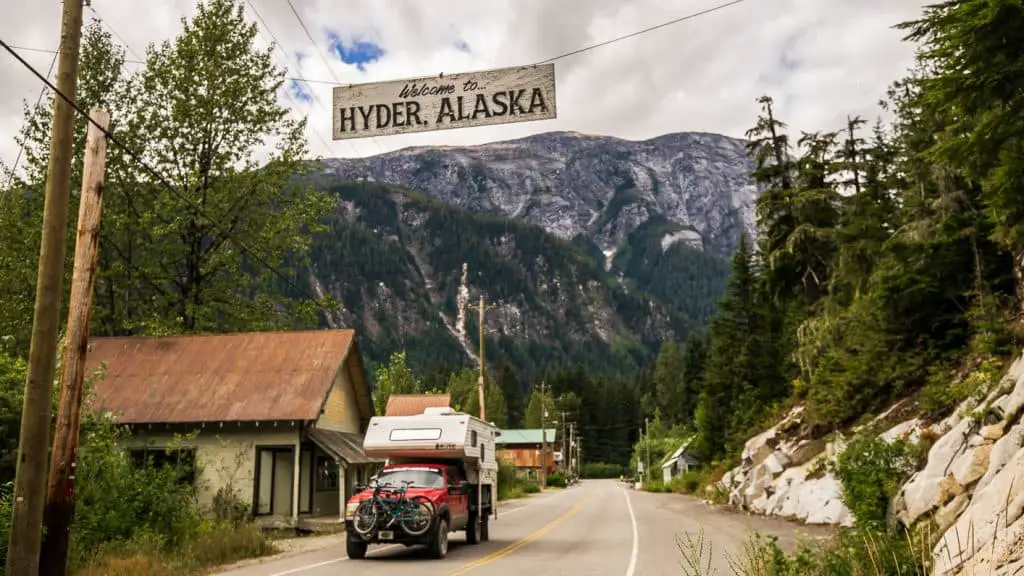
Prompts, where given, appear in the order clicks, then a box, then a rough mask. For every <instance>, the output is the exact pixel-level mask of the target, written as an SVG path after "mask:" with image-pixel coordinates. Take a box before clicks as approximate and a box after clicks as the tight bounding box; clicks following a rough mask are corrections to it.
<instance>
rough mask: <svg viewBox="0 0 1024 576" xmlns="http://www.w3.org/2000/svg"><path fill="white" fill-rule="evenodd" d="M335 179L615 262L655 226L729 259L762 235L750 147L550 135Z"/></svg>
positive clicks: (416, 155) (694, 139)
mask: <svg viewBox="0 0 1024 576" xmlns="http://www.w3.org/2000/svg"><path fill="white" fill-rule="evenodd" d="M325 166H326V170H327V171H328V172H330V173H333V174H335V175H337V176H339V177H342V178H344V179H347V180H362V179H367V180H370V181H376V182H380V183H384V184H392V185H398V186H403V187H406V188H411V189H415V190H422V191H424V192H427V193H429V194H431V195H432V196H434V197H435V198H438V199H440V200H443V201H445V202H448V203H450V204H453V205H455V206H459V207H460V208H463V209H465V210H469V211H471V212H478V213H491V214H500V215H504V216H508V217H510V218H517V219H521V220H524V221H526V222H529V223H531V224H536V225H538V226H541V227H542V228H544V229H545V230H547V231H548V232H551V233H552V234H555V235H556V236H559V237H561V238H566V239H571V238H574V237H577V236H583V237H586V238H587V239H589V240H591V241H592V242H594V243H595V244H596V245H597V246H598V247H599V248H600V249H601V250H602V251H603V252H604V253H605V254H606V255H611V253H612V251H614V250H616V249H617V248H620V247H622V245H623V243H624V242H625V240H626V239H627V238H628V236H629V234H630V233H632V232H633V231H634V230H636V229H637V228H638V227H639V226H641V225H642V224H643V223H644V222H646V221H648V220H649V219H650V218H652V217H656V216H660V217H661V218H663V219H664V220H665V221H667V222H668V223H670V224H671V225H672V226H671V227H669V228H666V229H664V230H662V231H663V232H664V236H663V237H662V238H663V240H664V242H665V243H666V245H667V244H669V243H673V242H678V241H685V242H687V243H689V244H691V245H694V246H697V247H700V248H709V249H712V250H715V251H718V252H720V253H728V252H730V251H731V250H732V248H735V246H736V244H737V243H738V241H739V235H740V232H742V231H743V230H747V231H748V232H752V228H753V223H754V212H753V202H754V199H755V197H756V188H755V186H754V183H753V180H751V178H750V176H749V174H750V172H751V171H752V170H753V164H752V162H751V160H750V158H749V157H748V156H747V154H746V151H745V150H744V141H742V140H737V139H735V138H729V137H727V136H722V135H718V134H705V133H677V134H667V135H664V136H660V137H657V138H652V139H650V140H645V141H642V142H635V141H630V140H623V139H619V138H611V137H607V136H588V135H584V134H578V133H574V132H550V133H546V134H539V135H535V136H530V137H527V138H522V139H519V140H512V141H506V142H495V143H491V144H483V145H480V146H472V147H462V148H449V147H444V148H441V147H429V148H407V149H403V150H398V151H396V152H391V153H388V154H382V155H380V156H375V157H372V158H358V159H332V160H327V161H325Z"/></svg>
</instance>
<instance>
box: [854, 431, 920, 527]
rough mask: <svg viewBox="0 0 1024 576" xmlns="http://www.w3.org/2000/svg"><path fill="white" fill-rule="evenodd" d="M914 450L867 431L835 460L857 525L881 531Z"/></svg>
mask: <svg viewBox="0 0 1024 576" xmlns="http://www.w3.org/2000/svg"><path fill="white" fill-rule="evenodd" d="M916 456H917V455H916V453H915V451H914V449H913V446H911V445H910V444H909V443H908V442H907V441H906V440H903V439H897V440H895V441H893V442H891V443H890V442H886V441H885V440H883V439H881V438H879V437H878V436H877V435H875V434H873V433H871V432H867V433H865V434H862V435H858V436H856V437H854V438H853V439H852V440H851V441H850V442H849V444H847V446H846V449H845V450H844V451H843V452H842V453H841V454H840V455H839V457H838V458H837V459H836V465H835V472H836V477H837V478H838V479H839V481H840V483H842V486H843V502H845V503H846V506H847V508H849V509H850V512H852V513H853V516H854V518H855V519H856V522H857V526H858V527H859V528H865V529H868V530H872V531H877V532H884V531H885V528H886V512H887V510H888V507H889V502H890V501H891V500H892V498H893V497H894V496H895V495H896V493H897V492H898V491H899V489H900V486H901V485H902V484H903V481H904V480H906V479H907V478H908V477H909V476H910V475H911V474H912V473H913V472H914V469H915V467H916V460H917V458H916Z"/></svg>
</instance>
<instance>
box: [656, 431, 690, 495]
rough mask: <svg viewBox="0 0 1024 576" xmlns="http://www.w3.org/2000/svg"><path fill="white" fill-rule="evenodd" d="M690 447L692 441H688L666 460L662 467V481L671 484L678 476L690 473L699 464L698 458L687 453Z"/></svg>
mask: <svg viewBox="0 0 1024 576" xmlns="http://www.w3.org/2000/svg"><path fill="white" fill-rule="evenodd" d="M689 445H690V441H689V440H687V441H686V442H684V443H683V445H682V446H680V447H679V449H678V450H676V451H675V452H673V453H672V455H671V456H669V457H668V458H666V459H665V462H664V463H663V464H662V465H661V474H662V479H663V480H664V482H665V483H666V484H667V483H669V482H671V481H672V479H673V478H675V477H676V476H679V475H680V474H682V473H684V472H689V471H690V468H691V467H693V466H696V465H697V464H698V462H697V458H695V457H694V456H693V454H691V453H690V452H688V451H687V448H688V447H689Z"/></svg>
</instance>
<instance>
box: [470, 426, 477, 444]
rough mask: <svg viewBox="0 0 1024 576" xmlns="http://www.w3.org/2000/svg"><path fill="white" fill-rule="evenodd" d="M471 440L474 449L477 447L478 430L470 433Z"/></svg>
mask: <svg viewBox="0 0 1024 576" xmlns="http://www.w3.org/2000/svg"><path fill="white" fill-rule="evenodd" d="M469 438H470V442H471V443H472V445H473V447H474V448H475V447H476V430H473V431H471V432H470V433H469Z"/></svg>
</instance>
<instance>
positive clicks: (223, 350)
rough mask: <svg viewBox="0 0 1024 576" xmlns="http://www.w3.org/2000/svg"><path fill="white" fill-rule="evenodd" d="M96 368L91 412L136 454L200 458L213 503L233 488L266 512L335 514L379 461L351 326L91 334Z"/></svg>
mask: <svg viewBox="0 0 1024 576" xmlns="http://www.w3.org/2000/svg"><path fill="white" fill-rule="evenodd" d="M96 369H101V371H100V373H99V376H98V377H97V378H96V379H95V380H94V381H93V384H92V392H93V398H92V400H91V404H90V407H91V409H93V410H96V411H100V412H104V413H108V412H109V413H111V414H112V415H113V416H114V417H115V418H116V421H117V422H118V423H119V424H123V425H126V426H128V427H129V428H130V430H131V432H132V435H131V438H129V439H128V440H126V447H127V449H128V450H129V451H130V452H131V454H132V456H133V457H135V458H139V459H141V458H147V457H151V458H154V459H155V460H157V461H163V460H164V459H167V458H177V459H182V458H184V459H186V461H187V462H192V463H196V464H198V465H197V466H194V470H195V471H196V473H195V474H193V476H192V478H190V479H189V481H194V482H196V484H197V488H198V490H199V496H200V503H201V504H205V505H206V506H209V507H211V508H212V506H213V504H214V502H215V501H218V502H219V501H223V500H221V499H219V498H218V497H217V495H218V494H220V495H221V498H222V497H223V496H224V495H226V494H231V495H233V496H234V497H235V498H238V499H240V500H241V501H242V502H245V503H246V504H250V505H251V510H252V513H253V515H255V516H257V517H265V518H266V519H267V520H274V521H279V520H286V521H287V522H289V523H298V522H299V519H300V517H301V518H319V519H333V521H335V522H336V521H337V520H338V519H339V518H340V514H341V512H342V510H343V509H344V502H345V501H346V500H347V499H348V498H349V496H351V494H352V492H353V491H354V488H355V486H356V485H358V484H360V483H363V482H366V481H367V480H369V478H370V476H371V475H372V474H373V473H374V472H375V471H376V470H377V468H378V467H379V464H380V462H379V461H378V460H375V459H372V458H369V457H367V456H366V454H364V453H363V450H362V444H363V433H364V431H365V430H366V426H367V425H368V424H369V421H370V418H371V417H372V416H373V415H374V408H373V399H372V396H371V392H370V386H369V384H368V382H367V381H366V376H365V370H364V368H363V361H362V358H361V357H360V354H359V349H358V346H357V345H356V339H355V332H354V331H353V330H317V331H297V332H256V333H244V334H211V335H191V336H167V337H143V338H140V337H126V338H93V339H90V343H89V351H88V356H87V370H89V372H90V373H91V372H93V371H94V370H96ZM178 461H180V460H178Z"/></svg>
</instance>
